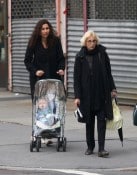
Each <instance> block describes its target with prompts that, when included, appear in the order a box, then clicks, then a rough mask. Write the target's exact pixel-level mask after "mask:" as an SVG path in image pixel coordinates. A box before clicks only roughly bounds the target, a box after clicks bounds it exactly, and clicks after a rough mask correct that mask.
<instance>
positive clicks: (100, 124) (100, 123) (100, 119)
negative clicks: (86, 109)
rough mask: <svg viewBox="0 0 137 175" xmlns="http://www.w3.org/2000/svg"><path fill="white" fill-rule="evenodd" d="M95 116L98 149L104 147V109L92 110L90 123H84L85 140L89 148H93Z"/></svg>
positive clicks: (100, 149) (101, 149)
mask: <svg viewBox="0 0 137 175" xmlns="http://www.w3.org/2000/svg"><path fill="white" fill-rule="evenodd" d="M95 116H97V131H98V151H103V150H104V147H105V135H106V119H105V114H104V111H99V112H93V113H92V116H91V120H90V123H86V141H87V146H88V148H89V149H92V150H93V149H94V148H95Z"/></svg>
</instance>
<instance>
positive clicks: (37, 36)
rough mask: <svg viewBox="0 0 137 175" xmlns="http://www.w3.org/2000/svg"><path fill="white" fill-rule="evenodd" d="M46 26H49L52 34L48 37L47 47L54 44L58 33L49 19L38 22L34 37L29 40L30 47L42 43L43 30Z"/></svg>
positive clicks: (33, 33)
mask: <svg viewBox="0 0 137 175" xmlns="http://www.w3.org/2000/svg"><path fill="white" fill-rule="evenodd" d="M44 24H47V25H48V26H49V29H50V32H49V36H48V37H47V45H48V47H51V46H52V44H53V43H54V40H55V38H56V37H57V35H56V31H55V30H54V29H53V27H52V25H51V23H50V22H49V21H48V20H47V19H41V20H40V21H38V22H37V24H36V26H35V28H34V30H33V32H32V35H31V37H30V39H29V43H28V45H29V47H35V45H36V43H37V42H39V41H41V29H42V26H43V25H44Z"/></svg>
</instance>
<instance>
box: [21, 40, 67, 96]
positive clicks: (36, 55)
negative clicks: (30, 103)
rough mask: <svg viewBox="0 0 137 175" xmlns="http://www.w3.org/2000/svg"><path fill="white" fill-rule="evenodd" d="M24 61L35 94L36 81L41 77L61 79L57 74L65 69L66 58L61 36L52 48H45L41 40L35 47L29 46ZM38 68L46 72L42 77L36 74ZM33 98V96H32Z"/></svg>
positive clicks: (32, 91)
mask: <svg viewBox="0 0 137 175" xmlns="http://www.w3.org/2000/svg"><path fill="white" fill-rule="evenodd" d="M24 63H25V66H26V69H27V70H28V71H29V73H30V87H31V94H32V96H33V93H34V87H35V83H36V81H37V80H39V79H48V78H49V79H59V80H61V77H60V76H59V75H58V74H57V71H58V70H59V69H62V70H64V69H65V58H64V55H63V50H62V46H61V42H60V39H59V38H56V39H55V40H54V43H53V46H52V47H51V48H46V49H45V48H44V47H43V45H42V43H41V41H38V42H37V44H36V46H35V47H29V46H28V47H27V49H26V54H25V59H24ZM37 70H43V71H44V72H45V74H44V75H43V76H42V77H40V78H39V77H37V76H36V71H37ZM32 98H33V97H32Z"/></svg>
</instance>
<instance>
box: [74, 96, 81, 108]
mask: <svg viewBox="0 0 137 175" xmlns="http://www.w3.org/2000/svg"><path fill="white" fill-rule="evenodd" d="M74 104H75V106H76V107H78V106H79V105H80V99H79V98H76V99H75V100H74Z"/></svg>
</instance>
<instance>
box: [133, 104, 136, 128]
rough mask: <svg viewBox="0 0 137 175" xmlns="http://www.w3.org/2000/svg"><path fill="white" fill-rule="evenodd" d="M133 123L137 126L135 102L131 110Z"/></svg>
mask: <svg viewBox="0 0 137 175" xmlns="http://www.w3.org/2000/svg"><path fill="white" fill-rule="evenodd" d="M133 125H135V126H137V104H136V105H135V107H134V110H133Z"/></svg>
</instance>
